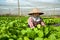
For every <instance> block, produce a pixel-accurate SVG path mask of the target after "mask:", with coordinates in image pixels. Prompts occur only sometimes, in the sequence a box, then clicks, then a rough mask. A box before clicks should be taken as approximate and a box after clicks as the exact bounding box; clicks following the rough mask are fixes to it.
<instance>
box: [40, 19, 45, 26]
mask: <svg viewBox="0 0 60 40" xmlns="http://www.w3.org/2000/svg"><path fill="white" fill-rule="evenodd" d="M41 25H42V26H45V23H44V21H43V19H42V18H41Z"/></svg>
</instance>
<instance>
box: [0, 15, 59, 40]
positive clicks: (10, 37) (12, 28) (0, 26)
mask: <svg viewBox="0 0 60 40" xmlns="http://www.w3.org/2000/svg"><path fill="white" fill-rule="evenodd" d="M42 18H43V21H44V22H45V23H46V27H41V26H39V25H38V26H37V27H35V28H34V29H30V28H29V27H28V23H27V19H28V17H27V16H26V17H3V16H1V17H0V40H60V26H56V25H54V24H57V23H60V18H53V17H42Z"/></svg>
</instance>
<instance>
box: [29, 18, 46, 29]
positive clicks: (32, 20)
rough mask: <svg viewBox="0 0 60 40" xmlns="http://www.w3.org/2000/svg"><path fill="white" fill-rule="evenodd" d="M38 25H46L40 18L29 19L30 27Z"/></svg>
mask: <svg viewBox="0 0 60 40" xmlns="http://www.w3.org/2000/svg"><path fill="white" fill-rule="evenodd" d="M37 24H41V25H45V24H44V22H43V20H42V18H40V17H29V19H28V25H29V27H31V28H32V27H35V26H37Z"/></svg>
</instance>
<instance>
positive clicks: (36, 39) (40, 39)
mask: <svg viewBox="0 0 60 40" xmlns="http://www.w3.org/2000/svg"><path fill="white" fill-rule="evenodd" d="M34 40H43V38H40V37H37V38H35V39H34Z"/></svg>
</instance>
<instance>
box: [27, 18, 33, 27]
mask: <svg viewBox="0 0 60 40" xmlns="http://www.w3.org/2000/svg"><path fill="white" fill-rule="evenodd" d="M28 25H29V26H30V28H34V25H33V20H32V18H31V17H30V18H29V19H28Z"/></svg>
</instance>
